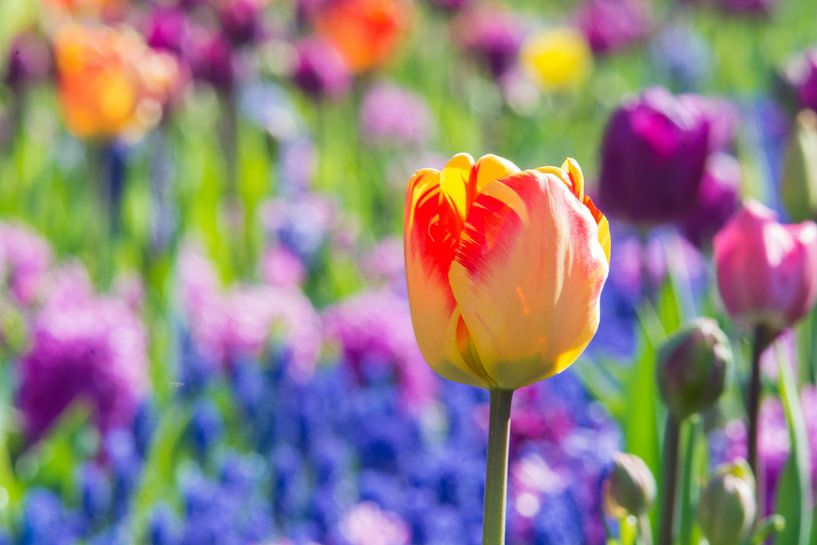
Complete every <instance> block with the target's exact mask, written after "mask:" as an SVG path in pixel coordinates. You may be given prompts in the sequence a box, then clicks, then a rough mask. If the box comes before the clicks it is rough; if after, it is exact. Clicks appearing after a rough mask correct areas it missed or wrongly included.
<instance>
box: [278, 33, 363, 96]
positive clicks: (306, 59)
mask: <svg viewBox="0 0 817 545" xmlns="http://www.w3.org/2000/svg"><path fill="white" fill-rule="evenodd" d="M295 53H296V59H297V60H296V61H295V69H294V71H293V72H292V81H293V82H294V83H295V85H297V86H298V87H299V88H300V89H301V90H302V91H303V92H304V93H306V94H307V95H309V96H311V97H312V98H315V99H322V98H328V99H337V98H340V97H341V96H343V95H344V94H346V92H347V91H348V90H349V86H350V84H351V83H352V76H351V73H350V72H349V69H348V68H347V67H346V63H345V62H344V60H343V57H341V55H340V53H338V51H337V50H336V49H335V48H334V47H333V46H332V45H331V44H330V43H328V42H326V41H324V40H321V39H319V38H310V39H306V40H303V41H301V42H299V43H298V44H297V45H296V46H295Z"/></svg>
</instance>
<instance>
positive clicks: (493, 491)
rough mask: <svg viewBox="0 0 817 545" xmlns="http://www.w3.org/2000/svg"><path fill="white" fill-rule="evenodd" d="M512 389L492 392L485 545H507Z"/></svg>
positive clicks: (483, 543) (486, 481)
mask: <svg viewBox="0 0 817 545" xmlns="http://www.w3.org/2000/svg"><path fill="white" fill-rule="evenodd" d="M512 399H513V390H491V416H490V421H489V424H488V464H487V469H486V472H485V511H484V515H483V520H482V545H505V511H506V509H505V500H506V496H507V489H508V440H509V438H510V431H511V400H512Z"/></svg>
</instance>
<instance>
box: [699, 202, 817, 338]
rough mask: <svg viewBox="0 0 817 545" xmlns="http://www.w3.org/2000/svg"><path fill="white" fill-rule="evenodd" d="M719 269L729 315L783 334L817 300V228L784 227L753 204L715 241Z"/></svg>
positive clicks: (811, 225)
mask: <svg viewBox="0 0 817 545" xmlns="http://www.w3.org/2000/svg"><path fill="white" fill-rule="evenodd" d="M715 263H716V266H717V270H718V288H719V290H720V293H721V297H722V298H723V302H724V305H725V306H726V309H727V310H728V311H729V313H730V314H731V315H732V316H733V317H734V318H737V319H739V320H741V321H743V322H745V323H746V324H747V325H750V326H763V327H766V328H768V329H769V331H770V332H772V333H779V332H781V331H782V330H784V329H786V328H788V327H790V326H792V325H794V324H795V323H796V322H797V321H798V320H800V319H801V318H802V317H803V316H805V315H806V314H807V313H808V312H809V311H810V310H811V308H812V307H813V306H814V302H815V299H817V224H815V223H814V222H813V221H807V222H803V223H799V224H795V225H783V224H781V223H778V222H777V220H776V216H775V214H774V212H772V211H771V210H769V209H768V208H766V207H765V206H763V205H762V204H760V203H758V202H754V201H750V202H748V203H746V205H745V206H744V208H743V209H742V210H741V211H740V212H738V213H737V214H736V215H735V216H734V217H733V218H732V220H731V221H730V222H729V223H728V224H727V225H726V227H724V228H723V229H722V230H721V231H720V233H718V235H717V236H716V237H715Z"/></svg>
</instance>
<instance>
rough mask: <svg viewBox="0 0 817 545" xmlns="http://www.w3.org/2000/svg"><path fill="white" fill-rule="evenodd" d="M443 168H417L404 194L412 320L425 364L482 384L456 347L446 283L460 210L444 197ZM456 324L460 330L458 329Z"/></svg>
mask: <svg viewBox="0 0 817 545" xmlns="http://www.w3.org/2000/svg"><path fill="white" fill-rule="evenodd" d="M440 179H441V173H440V172H439V171H437V170H433V169H423V170H421V171H419V172H417V173H416V174H415V175H414V177H413V178H412V179H411V181H410V182H409V186H408V191H407V194H406V210H405V214H406V215H405V229H404V236H405V239H404V252H405V260H406V282H407V287H408V292H409V300H410V301H411V305H410V307H411V319H412V320H411V321H412V324H413V326H414V332H415V336H416V338H417V344H418V346H419V348H420V352H421V353H422V354H423V357H424V358H425V359H426V361H427V362H428V364H429V365H430V366H431V368H432V369H434V370H435V371H436V372H437V373H439V374H440V375H441V376H443V377H444V378H447V379H449V380H454V381H457V382H463V383H466V384H471V385H473V386H479V387H482V388H485V387H486V386H487V384H486V383H483V382H481V381H480V379H479V376H478V375H475V374H474V371H473V369H472V367H469V365H468V364H467V363H466V360H465V359H464V357H463V356H462V354H461V352H460V348H459V344H460V343H459V342H458V334H459V336H460V337H462V336H463V332H462V331H461V329H462V328H461V327H458V326H459V322H460V321H461V320H460V316H459V313H458V311H457V308H456V301H455V300H454V296H453V294H452V293H451V288H450V287H449V284H448V271H449V268H450V266H451V262H452V260H453V259H454V253H455V249H456V245H457V241H458V232H457V230H456V224H457V223H462V221H461V220H460V219H459V216H458V212H457V211H455V210H454V209H453V208H452V206H451V205H450V204H449V203H450V201H449V200H448V199H446V198H444V197H443V195H442V189H441V187H440ZM458 330H460V331H459V332H458Z"/></svg>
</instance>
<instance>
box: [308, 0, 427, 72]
mask: <svg viewBox="0 0 817 545" xmlns="http://www.w3.org/2000/svg"><path fill="white" fill-rule="evenodd" d="M412 11H413V10H412V4H411V3H410V2H409V0H334V1H332V2H329V3H328V5H327V6H326V7H324V8H321V9H320V10H319V11H318V13H317V14H316V19H315V28H316V30H317V31H318V34H320V35H321V36H322V37H323V38H324V39H326V40H327V41H329V42H330V43H332V45H334V46H335V48H337V50H338V51H339V52H340V54H341V56H343V59H344V60H345V61H346V64H347V66H348V67H349V69H350V70H352V71H353V72H358V73H359V72H365V71H366V70H370V69H372V68H375V67H376V66H378V65H380V64H383V63H384V62H385V61H386V60H388V58H389V57H390V56H391V55H392V53H393V52H394V50H395V48H396V47H397V44H398V43H399V41H400V38H401V37H402V35H403V34H404V32H405V30H406V29H407V27H408V24H409V21H410V19H411V15H412Z"/></svg>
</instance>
